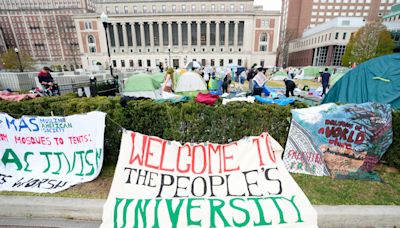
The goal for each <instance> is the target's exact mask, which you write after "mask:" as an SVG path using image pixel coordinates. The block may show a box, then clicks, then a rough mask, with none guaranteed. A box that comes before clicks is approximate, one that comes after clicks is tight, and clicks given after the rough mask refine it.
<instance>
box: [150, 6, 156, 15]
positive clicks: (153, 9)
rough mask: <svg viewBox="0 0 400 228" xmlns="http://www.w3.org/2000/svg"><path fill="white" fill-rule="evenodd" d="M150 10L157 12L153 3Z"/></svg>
mask: <svg viewBox="0 0 400 228" xmlns="http://www.w3.org/2000/svg"><path fill="white" fill-rule="evenodd" d="M151 10H152V11H153V13H157V8H156V6H155V5H153V6H152V7H151Z"/></svg>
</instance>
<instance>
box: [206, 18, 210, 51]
mask: <svg viewBox="0 0 400 228" xmlns="http://www.w3.org/2000/svg"><path fill="white" fill-rule="evenodd" d="M210 24H211V22H210V21H206V46H207V48H208V47H209V46H210V31H211V29H210Z"/></svg>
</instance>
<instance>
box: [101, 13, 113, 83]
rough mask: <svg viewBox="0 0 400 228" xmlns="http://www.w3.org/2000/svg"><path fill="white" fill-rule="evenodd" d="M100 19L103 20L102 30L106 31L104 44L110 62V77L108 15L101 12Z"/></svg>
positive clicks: (111, 72) (109, 59)
mask: <svg viewBox="0 0 400 228" xmlns="http://www.w3.org/2000/svg"><path fill="white" fill-rule="evenodd" d="M100 19H101V21H102V22H103V26H104V31H105V33H106V44H107V52H108V61H109V62H110V74H111V77H114V75H113V69H112V63H111V54H110V46H109V45H108V33H107V27H108V16H107V15H106V14H105V13H104V12H103V13H102V14H101V16H100Z"/></svg>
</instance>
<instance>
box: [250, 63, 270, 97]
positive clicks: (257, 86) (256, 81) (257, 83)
mask: <svg viewBox="0 0 400 228" xmlns="http://www.w3.org/2000/svg"><path fill="white" fill-rule="evenodd" d="M257 72H258V73H257V75H256V76H255V77H254V78H253V96H256V95H258V96H261V93H262V91H263V87H264V84H265V83H266V82H267V77H265V75H264V72H263V68H262V67H259V68H258V69H257Z"/></svg>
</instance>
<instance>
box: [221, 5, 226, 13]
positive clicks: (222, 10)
mask: <svg viewBox="0 0 400 228" xmlns="http://www.w3.org/2000/svg"><path fill="white" fill-rule="evenodd" d="M221 12H225V5H224V4H222V5H221Z"/></svg>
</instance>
